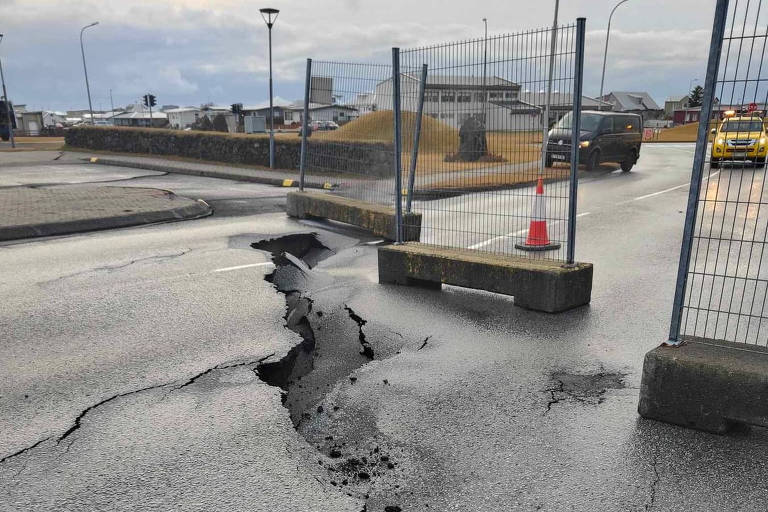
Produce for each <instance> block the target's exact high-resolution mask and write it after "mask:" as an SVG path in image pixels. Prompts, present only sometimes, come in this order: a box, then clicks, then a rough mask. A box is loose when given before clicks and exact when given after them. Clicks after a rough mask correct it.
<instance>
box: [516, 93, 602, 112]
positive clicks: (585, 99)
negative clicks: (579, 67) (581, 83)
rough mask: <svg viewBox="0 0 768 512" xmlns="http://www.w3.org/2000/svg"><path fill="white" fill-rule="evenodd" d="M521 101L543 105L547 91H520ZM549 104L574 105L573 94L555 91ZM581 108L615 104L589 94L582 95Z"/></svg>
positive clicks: (586, 108)
mask: <svg viewBox="0 0 768 512" xmlns="http://www.w3.org/2000/svg"><path fill="white" fill-rule="evenodd" d="M520 101H522V102H525V103H530V104H532V105H538V106H540V107H543V106H544V104H545V103H546V101H547V93H546V92H544V91H539V92H530V91H525V92H521V93H520ZM549 105H550V106H553V107H562V106H568V107H572V106H573V94H572V93H570V92H562V93H561V92H559V91H553V92H552V94H551V95H550V98H549ZM581 108H582V109H584V110H607V109H611V108H613V104H611V103H608V102H607V101H600V100H598V99H596V98H590V97H589V96H582V97H581Z"/></svg>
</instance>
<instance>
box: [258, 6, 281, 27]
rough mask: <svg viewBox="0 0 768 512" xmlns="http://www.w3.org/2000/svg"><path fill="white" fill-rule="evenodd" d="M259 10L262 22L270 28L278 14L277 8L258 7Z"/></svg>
mask: <svg viewBox="0 0 768 512" xmlns="http://www.w3.org/2000/svg"><path fill="white" fill-rule="evenodd" d="M259 12H260V13H261V17H262V18H263V19H264V23H266V24H267V27H268V28H272V25H274V24H275V22H276V21H277V15H278V14H280V10H279V9H273V8H272V7H264V8H262V9H259Z"/></svg>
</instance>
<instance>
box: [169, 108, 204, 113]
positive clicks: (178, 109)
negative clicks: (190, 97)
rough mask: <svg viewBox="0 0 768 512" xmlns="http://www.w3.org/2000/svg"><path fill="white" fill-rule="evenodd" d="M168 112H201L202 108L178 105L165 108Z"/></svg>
mask: <svg viewBox="0 0 768 512" xmlns="http://www.w3.org/2000/svg"><path fill="white" fill-rule="evenodd" d="M163 112H165V113H166V114H180V113H182V112H200V109H199V108H197V107H177V108H169V109H168V110H164V111H163Z"/></svg>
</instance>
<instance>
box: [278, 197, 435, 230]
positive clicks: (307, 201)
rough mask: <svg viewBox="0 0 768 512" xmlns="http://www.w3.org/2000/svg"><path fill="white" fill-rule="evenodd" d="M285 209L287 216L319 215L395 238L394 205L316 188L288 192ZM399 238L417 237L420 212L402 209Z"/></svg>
mask: <svg viewBox="0 0 768 512" xmlns="http://www.w3.org/2000/svg"><path fill="white" fill-rule="evenodd" d="M286 212H287V213H288V215H290V216H291V217H296V218H299V219H305V218H308V217H320V218H324V219H329V220H336V221H339V222H345V223H347V224H352V225H353V226H358V227H361V228H363V229H366V230H368V231H370V232H372V233H373V234H375V235H378V236H381V237H384V238H387V239H389V240H395V239H396V238H397V237H396V236H395V234H396V231H395V229H396V222H395V208H394V207H387V206H383V205H379V204H374V203H369V202H366V201H358V200H356V199H348V198H346V197H339V196H334V195H330V194H323V193H317V192H289V193H288V197H287V202H286ZM403 223H404V227H403V240H406V241H408V240H418V239H419V236H420V234H421V214H420V213H403Z"/></svg>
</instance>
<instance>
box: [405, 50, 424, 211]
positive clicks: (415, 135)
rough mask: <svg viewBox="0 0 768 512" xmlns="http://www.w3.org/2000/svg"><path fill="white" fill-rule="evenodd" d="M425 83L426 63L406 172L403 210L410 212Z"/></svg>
mask: <svg viewBox="0 0 768 512" xmlns="http://www.w3.org/2000/svg"><path fill="white" fill-rule="evenodd" d="M426 85H427V65H426V64H424V65H422V66H421V82H419V103H418V107H417V109H416V125H415V127H414V130H413V148H412V149H411V172H410V174H408V196H407V197H406V198H405V211H406V212H407V213H411V202H412V201H413V184H414V182H415V180H416V162H417V161H418V158H419V138H420V137H421V116H422V114H423V113H424V89H425V88H426Z"/></svg>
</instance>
